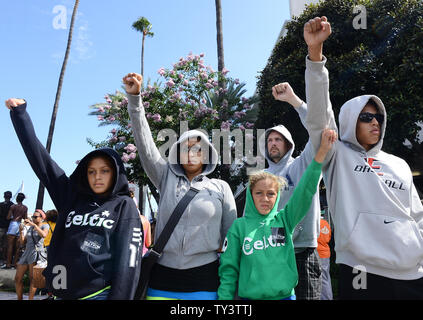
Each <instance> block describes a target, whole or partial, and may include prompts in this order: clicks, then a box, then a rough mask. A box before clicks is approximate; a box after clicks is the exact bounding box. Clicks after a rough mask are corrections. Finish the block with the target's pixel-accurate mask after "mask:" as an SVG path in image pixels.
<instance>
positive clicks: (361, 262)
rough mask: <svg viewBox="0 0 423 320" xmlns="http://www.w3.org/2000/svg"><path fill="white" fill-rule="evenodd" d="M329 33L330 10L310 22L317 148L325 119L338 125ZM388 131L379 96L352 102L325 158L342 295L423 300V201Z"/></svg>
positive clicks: (311, 119)
mask: <svg viewBox="0 0 423 320" xmlns="http://www.w3.org/2000/svg"><path fill="white" fill-rule="evenodd" d="M330 34H331V26H330V24H329V22H328V21H327V18H326V17H321V18H320V17H317V18H314V19H311V20H310V21H308V22H307V23H306V24H305V25H304V40H305V41H306V43H307V45H308V53H309V54H308V56H307V58H306V73H305V80H306V98H307V109H308V113H307V117H306V123H307V126H308V128H309V132H310V131H311V132H310V139H311V140H312V143H313V145H314V147H315V148H316V147H317V146H318V143H319V141H320V133H321V130H322V129H324V128H323V127H322V126H321V123H326V126H327V127H329V128H330V129H337V126H336V123H335V118H334V114H333V110H332V105H331V102H330V98H329V76H328V70H327V69H326V68H325V63H326V58H325V57H324V56H323V43H324V41H325V40H326V39H327V38H328V37H329V35H330ZM322 121H323V122H322ZM385 130H386V110H385V106H384V104H383V102H382V101H381V99H379V98H378V97H377V96H375V95H363V96H358V97H355V98H353V99H351V100H349V101H347V102H346V103H344V105H343V106H342V107H341V111H340V113H339V138H340V141H337V143H335V145H334V147H333V148H332V150H331V151H330V152H329V153H328V155H327V157H326V159H325V162H324V163H323V179H324V182H325V185H326V190H327V199H328V205H329V211H330V213H331V215H332V219H333V222H334V234H335V251H336V262H337V263H338V264H339V282H338V283H339V288H338V289H339V290H338V292H339V298H340V299H423V206H422V204H421V202H420V199H419V197H418V194H417V191H416V188H415V186H414V184H413V177H412V173H411V170H410V167H409V166H408V164H407V163H406V162H405V161H404V160H403V159H400V158H398V157H396V156H394V155H391V154H388V153H386V152H384V151H382V150H381V149H382V145H383V138H384V135H385Z"/></svg>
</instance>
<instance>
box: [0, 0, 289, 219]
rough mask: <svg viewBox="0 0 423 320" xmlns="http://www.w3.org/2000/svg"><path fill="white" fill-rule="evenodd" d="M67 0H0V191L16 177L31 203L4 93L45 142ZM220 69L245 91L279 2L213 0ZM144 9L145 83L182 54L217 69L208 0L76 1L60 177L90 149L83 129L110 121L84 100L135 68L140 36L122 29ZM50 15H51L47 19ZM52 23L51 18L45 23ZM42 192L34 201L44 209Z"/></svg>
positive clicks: (284, 14)
mask: <svg viewBox="0 0 423 320" xmlns="http://www.w3.org/2000/svg"><path fill="white" fill-rule="evenodd" d="M73 4H74V1H71V0H62V1H60V0H49V1H34V0H16V1H2V2H1V4H0V21H1V22H0V23H1V28H0V39H1V42H2V50H1V51H0V100H1V103H2V106H3V107H1V109H0V128H1V132H2V137H3V139H1V150H2V155H1V156H0V195H1V196H2V194H3V191H6V190H11V191H12V192H13V193H15V191H16V190H17V188H18V187H19V186H20V184H21V182H22V181H23V182H24V185H25V187H24V192H25V194H26V195H27V199H26V200H25V201H24V204H26V205H27V206H28V208H29V211H30V213H32V211H33V210H34V209H35V202H36V197H37V190H38V180H37V177H36V176H35V174H34V173H33V171H32V169H31V167H30V166H29V164H28V161H27V159H26V157H25V155H24V153H23V151H22V148H21V146H20V144H19V141H18V139H17V137H16V135H15V132H14V129H13V127H12V125H11V121H10V117H9V111H8V110H7V109H6V107H4V101H5V100H6V99H8V98H10V97H19V98H25V99H26V100H27V101H28V112H29V114H30V115H31V118H32V120H33V123H34V126H35V129H36V133H37V136H38V138H39V139H40V141H41V142H42V143H43V144H45V143H46V140H47V133H48V126H49V123H50V118H51V112H52V108H53V104H54V99H55V94H56V87H57V82H58V77H59V73H60V68H61V65H62V60H63V56H64V52H65V49H66V42H67V36H68V31H69V24H70V20H71V14H72V9H73ZM60 5H61V6H64V8H66V12H67V24H66V29H59V28H57V22H63V21H57V16H58V14H59V13H58V12H57V11H56V13H54V12H53V10H54V8H55V7H56V6H60ZM222 14H223V41H224V53H225V67H226V68H227V69H228V70H229V71H230V73H229V76H231V77H232V78H239V79H240V80H241V82H245V83H246V89H247V96H249V95H252V94H253V93H254V91H255V87H256V82H257V78H256V77H257V75H258V74H259V72H260V71H261V70H262V69H263V68H264V66H265V65H266V62H267V59H268V58H269V56H270V54H271V51H272V49H273V47H274V45H275V42H276V40H277V37H278V35H279V33H280V31H281V28H282V26H283V23H284V21H285V20H287V19H289V1H288V0H263V1H257V0H222ZM140 16H144V17H146V18H147V19H149V21H150V22H151V23H152V25H153V29H152V31H153V32H154V33H155V35H154V37H153V38H147V39H146V43H145V55H144V77H145V79H146V80H147V79H151V81H155V80H157V79H158V78H159V75H158V74H157V70H158V69H159V68H161V67H165V68H169V67H171V66H172V64H173V63H175V62H177V61H178V59H179V58H180V57H183V56H186V55H187V54H188V53H189V52H192V53H194V54H200V53H204V54H205V58H204V60H205V64H206V65H210V66H212V67H213V68H214V69H215V70H217V54H216V51H217V49H216V21H215V1H214V0H179V1H175V0H161V1H144V0H125V1H110V0H109V1H99V0H81V1H80V5H79V9H78V16H77V20H76V24H75V29H74V36H73V43H72V51H71V55H70V59H69V62H68V65H67V69H66V74H65V79H64V84H63V90H62V96H61V100H60V105H59V112H58V116H57V121H56V129H55V133H54V138H53V145H52V150H51V155H52V157H53V159H54V160H55V161H56V162H57V163H58V164H59V166H60V167H61V168H62V169H63V170H64V171H65V172H66V173H67V174H68V175H70V174H71V173H72V172H73V170H74V169H75V167H76V164H75V161H77V160H79V159H80V158H82V157H83V156H84V155H85V154H87V153H88V152H89V151H91V150H92V147H91V146H90V145H89V144H88V143H87V142H86V139H87V137H89V138H92V139H93V140H95V141H101V140H103V139H104V138H105V137H106V136H107V135H108V134H109V131H110V130H111V129H112V127H98V121H97V119H96V118H95V117H93V116H88V113H89V112H90V109H89V106H90V105H92V104H95V103H98V102H104V95H105V94H107V93H114V92H115V91H116V90H117V89H120V86H121V79H122V77H123V76H124V75H125V74H126V73H128V72H140V68H141V67H140V52H141V34H140V33H137V32H136V31H134V30H133V29H132V28H131V25H132V23H133V22H134V21H135V20H137V18H138V17H140ZM55 19H56V20H55ZM54 21H56V24H54ZM53 207H54V205H53V204H52V202H51V200H50V197H49V196H48V194H47V192H46V196H45V199H44V209H45V210H48V209H52V208H53Z"/></svg>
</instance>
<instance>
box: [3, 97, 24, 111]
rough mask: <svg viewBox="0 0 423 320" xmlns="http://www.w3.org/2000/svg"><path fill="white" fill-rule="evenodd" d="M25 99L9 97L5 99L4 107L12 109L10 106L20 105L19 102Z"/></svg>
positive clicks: (22, 102) (21, 102)
mask: <svg viewBox="0 0 423 320" xmlns="http://www.w3.org/2000/svg"><path fill="white" fill-rule="evenodd" d="M25 102H26V101H25V100H24V99H16V98H10V99H7V100H6V101H5V104H6V108H7V109H9V110H12V108H14V107H17V106H20V105H21V104H24V103H25Z"/></svg>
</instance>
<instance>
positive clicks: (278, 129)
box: [260, 124, 295, 167]
mask: <svg viewBox="0 0 423 320" xmlns="http://www.w3.org/2000/svg"><path fill="white" fill-rule="evenodd" d="M272 131H276V132H278V133H280V134H281V135H282V136H283V137H284V138H285V139H286V140H287V141H288V142H289V144H290V147H289V149H288V151H287V152H286V154H285V155H284V156H283V157H282V159H281V160H280V161H279V163H278V165H281V166H285V164H286V162H287V161H288V160H289V159H290V158H291V156H292V154H293V153H294V150H295V143H294V140H293V139H292V135H291V132H289V130H288V129H287V128H286V127H285V126H283V125H281V124H280V125H277V126H276V127H273V128H269V129H267V130H266V133H265V143H264V150H260V151H261V154H264V155H265V158H266V160H267V162H268V163H269V166H271V167H272V166H273V165H275V163H274V162H273V160H272V159H271V158H270V156H269V150H267V139H268V137H269V134H270V133H271V132H272ZM260 147H261V149H263V146H262V145H260Z"/></svg>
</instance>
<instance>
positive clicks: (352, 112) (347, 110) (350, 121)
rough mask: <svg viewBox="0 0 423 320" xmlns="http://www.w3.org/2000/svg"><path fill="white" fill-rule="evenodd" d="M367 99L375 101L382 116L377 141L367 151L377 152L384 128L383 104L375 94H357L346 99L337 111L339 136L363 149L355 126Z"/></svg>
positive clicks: (384, 111) (383, 134)
mask: <svg viewBox="0 0 423 320" xmlns="http://www.w3.org/2000/svg"><path fill="white" fill-rule="evenodd" d="M369 100H373V101H374V102H375V103H376V105H377V109H378V112H379V113H380V114H382V115H383V116H384V121H383V123H382V125H381V126H380V139H379V142H378V143H376V144H375V145H374V146H373V147H372V149H370V150H369V152H370V153H372V152H378V151H380V149H381V148H382V145H383V138H384V136H385V130H386V110H385V106H384V105H383V102H382V100H380V98H379V97H377V96H375V95H362V96H358V97H355V98H353V99H350V100H348V101H347V102H345V103H344V104H343V105H342V107H341V111H340V112H339V138H340V139H341V140H342V141H344V142H348V143H350V144H351V145H353V146H355V147H357V148H358V149H363V147H362V146H361V145H360V143H359V142H358V140H357V136H356V127H357V121H358V116H359V114H360V113H361V110H363V108H364V107H365V106H366V104H367V103H368V101H369Z"/></svg>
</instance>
